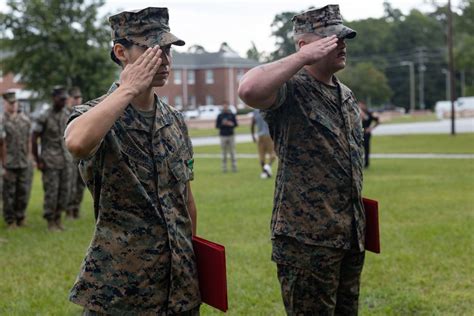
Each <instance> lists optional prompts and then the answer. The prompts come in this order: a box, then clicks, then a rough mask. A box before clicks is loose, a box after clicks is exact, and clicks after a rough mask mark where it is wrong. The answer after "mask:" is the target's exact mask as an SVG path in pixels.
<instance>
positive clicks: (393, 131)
mask: <svg viewBox="0 0 474 316" xmlns="http://www.w3.org/2000/svg"><path fill="white" fill-rule="evenodd" d="M450 132H451V121H450V120H442V121H437V122H424V123H403V124H386V125H383V124H382V125H380V126H378V127H377V128H376V129H375V130H374V132H373V135H406V134H449V133H450ZM456 132H457V133H474V118H463V119H457V120H456ZM191 140H192V143H193V146H205V145H218V144H219V143H220V141H219V137H217V136H213V137H198V138H192V139H191ZM235 140H236V142H237V143H248V142H251V141H252V137H251V136H250V134H249V135H237V136H236V138H235Z"/></svg>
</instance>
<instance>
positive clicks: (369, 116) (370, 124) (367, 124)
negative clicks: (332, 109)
mask: <svg viewBox="0 0 474 316" xmlns="http://www.w3.org/2000/svg"><path fill="white" fill-rule="evenodd" d="M359 107H360V110H361V112H360V116H361V119H362V127H363V128H364V151H365V163H364V167H365V168H368V167H369V159H370V138H371V136H372V131H373V130H374V128H376V127H377V125H379V124H380V123H379V118H378V117H377V116H376V115H374V114H373V113H372V112H371V111H369V109H368V108H367V105H366V104H365V103H364V102H359Z"/></svg>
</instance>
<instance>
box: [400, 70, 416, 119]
mask: <svg viewBox="0 0 474 316" xmlns="http://www.w3.org/2000/svg"><path fill="white" fill-rule="evenodd" d="M400 65H402V66H408V67H409V69H410V113H413V111H415V63H414V62H412V61H402V62H401V63H400Z"/></svg>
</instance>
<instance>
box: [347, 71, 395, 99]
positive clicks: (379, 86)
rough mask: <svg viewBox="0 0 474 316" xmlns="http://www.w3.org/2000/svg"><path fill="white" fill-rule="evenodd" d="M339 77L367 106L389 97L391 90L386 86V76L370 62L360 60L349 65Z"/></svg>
mask: <svg viewBox="0 0 474 316" xmlns="http://www.w3.org/2000/svg"><path fill="white" fill-rule="evenodd" d="M339 78H340V79H341V80H342V82H344V83H345V84H346V85H348V86H349V87H350V88H351V90H352V92H354V94H355V95H356V96H357V98H358V99H359V100H362V101H365V103H366V104H367V105H368V106H371V105H372V104H382V103H383V102H385V101H386V100H388V99H389V98H390V97H391V94H392V90H391V89H390V87H389V86H388V80H387V77H385V74H384V73H383V72H381V71H380V70H378V69H377V68H376V67H375V66H374V65H373V64H372V63H367V62H362V63H357V64H356V65H355V66H353V67H350V66H349V67H347V68H346V69H345V70H344V71H342V72H341V73H340V75H339ZM362 78H363V80H362Z"/></svg>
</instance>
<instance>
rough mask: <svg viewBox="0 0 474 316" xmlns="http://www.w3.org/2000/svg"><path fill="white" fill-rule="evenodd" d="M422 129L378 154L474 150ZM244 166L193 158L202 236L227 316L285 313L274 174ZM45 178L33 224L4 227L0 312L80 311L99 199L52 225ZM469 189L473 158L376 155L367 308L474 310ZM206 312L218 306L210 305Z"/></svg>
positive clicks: (364, 294)
mask: <svg viewBox="0 0 474 316" xmlns="http://www.w3.org/2000/svg"><path fill="white" fill-rule="evenodd" d="M461 136H462V137H461ZM420 137H421V136H412V137H400V138H397V137H390V138H385V137H379V138H378V137H375V138H374V151H376V152H382V151H380V150H379V149H385V148H396V150H395V152H412V151H411V150H414V149H416V148H418V151H417V152H460V153H464V152H473V148H472V147H473V144H474V142H473V138H472V135H470V136H463V135H459V136H458V137H459V138H458V137H457V138H455V139H451V138H447V139H444V140H443V137H433V138H430V139H429V140H428V139H423V137H421V139H420ZM387 144H390V146H389V147H385V146H388V145H387ZM428 144H430V145H428ZM404 148H407V150H406V151H404ZM443 149H445V150H443ZM239 151H240V152H248V153H254V152H255V145H253V144H242V145H239ZM196 152H218V148H217V147H215V146H214V147H199V148H196ZM238 167H239V172H238V173H236V174H233V173H229V174H222V173H221V172H220V161H219V159H204V158H197V159H196V163H195V169H196V176H195V178H196V180H195V181H194V182H193V191H194V195H195V198H196V202H197V205H198V210H199V211H198V212H199V215H198V235H200V236H202V237H205V238H208V239H210V240H214V241H216V242H219V243H222V244H224V245H225V246H226V252H227V263H228V266H227V269H228V288H229V304H230V306H229V307H230V310H229V312H228V314H229V315H284V310H283V306H282V302H281V298H280V292H279V284H278V281H277V278H276V270H275V266H274V264H273V263H272V262H271V261H270V251H271V248H270V241H269V235H270V232H269V221H270V216H271V208H272V206H271V205H272V193H273V185H274V184H273V180H260V179H259V168H258V163H257V162H256V160H254V159H240V160H239V161H238ZM39 180H40V176H39V174H36V178H35V183H34V192H33V196H32V200H31V203H30V207H29V209H28V221H29V226H28V227H27V228H25V229H21V230H15V231H6V230H5V226H4V224H3V223H2V224H1V225H0V238H2V239H7V242H0V280H1V281H0V315H80V311H81V309H80V308H79V307H77V306H75V305H74V304H71V303H69V302H68V301H67V295H68V291H69V289H70V287H71V286H72V284H73V282H74V279H75V276H76V274H77V272H78V271H79V266H80V264H81V261H82V259H83V256H84V254H85V251H86V249H87V246H88V244H89V242H90V239H91V236H92V232H93V211H92V205H91V200H90V197H89V196H87V198H86V200H85V202H84V204H83V210H82V217H81V219H80V220H79V221H73V222H71V221H68V222H66V228H67V230H66V231H65V232H63V233H48V232H47V231H46V224H45V222H44V220H42V219H41V208H42V207H41V203H42V191H41V185H40V181H39ZM473 185H474V162H473V160H390V159H374V160H373V161H372V164H371V168H370V169H369V170H368V171H366V173H365V184H364V195H365V196H367V197H370V198H374V199H378V200H379V202H380V208H381V234H382V254H380V255H375V254H372V253H368V254H367V256H366V264H365V267H364V272H363V276H362V290H361V298H360V305H361V306H360V309H361V315H470V314H471V313H472V310H473V309H474V280H473V278H472V273H473V269H472V267H473V266H472V258H473V256H474V251H473V238H472V236H473V235H472V226H473V216H474V195H473V194H472V188H473ZM201 311H202V312H201V313H202V315H218V314H220V313H219V312H216V311H215V310H213V309H211V308H209V307H207V306H204V307H203V308H202V309H201Z"/></svg>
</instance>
